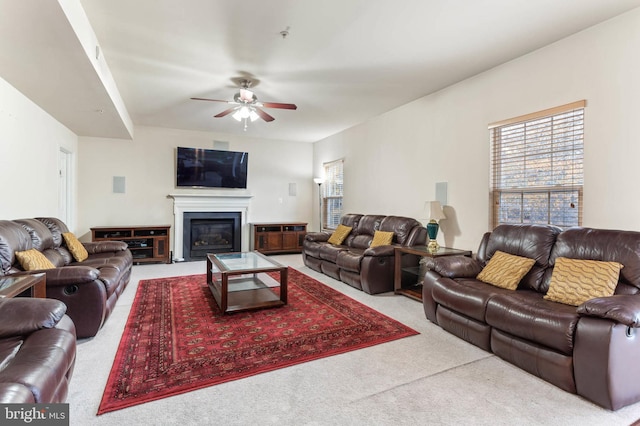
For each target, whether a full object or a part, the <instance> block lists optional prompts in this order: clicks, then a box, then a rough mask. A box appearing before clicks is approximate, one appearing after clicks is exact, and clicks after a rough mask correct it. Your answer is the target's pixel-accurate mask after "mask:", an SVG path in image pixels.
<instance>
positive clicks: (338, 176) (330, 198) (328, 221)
mask: <svg viewBox="0 0 640 426" xmlns="http://www.w3.org/2000/svg"><path fill="white" fill-rule="evenodd" d="M324 177H325V181H324V196H323V198H322V205H323V206H324V209H323V214H322V217H323V223H322V227H323V228H326V229H335V228H337V227H338V225H339V224H340V218H341V217H342V194H343V192H342V190H343V189H342V160H336V161H332V162H330V163H325V164H324Z"/></svg>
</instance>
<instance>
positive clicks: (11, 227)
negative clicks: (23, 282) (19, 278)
mask: <svg viewBox="0 0 640 426" xmlns="http://www.w3.org/2000/svg"><path fill="white" fill-rule="evenodd" d="M30 248H31V238H30V237H29V233H28V232H27V231H26V230H25V229H24V228H23V227H22V226H20V224H18V223H16V222H13V221H10V220H0V269H1V270H0V275H5V274H8V273H10V272H11V271H12V266H13V264H14V262H15V261H16V256H15V252H16V251H24V250H28V249H30Z"/></svg>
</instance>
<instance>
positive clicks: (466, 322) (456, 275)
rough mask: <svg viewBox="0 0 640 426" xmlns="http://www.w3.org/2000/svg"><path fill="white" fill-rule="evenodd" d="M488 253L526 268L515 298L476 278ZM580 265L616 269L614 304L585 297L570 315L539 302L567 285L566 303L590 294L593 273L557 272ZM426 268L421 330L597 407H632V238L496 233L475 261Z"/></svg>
mask: <svg viewBox="0 0 640 426" xmlns="http://www.w3.org/2000/svg"><path fill="white" fill-rule="evenodd" d="M498 252H503V253H508V254H510V255H515V256H520V257H525V258H529V259H534V260H535V263H534V264H533V267H531V269H530V270H529V272H528V273H526V275H525V276H524V277H523V278H522V279H521V280H520V281H519V284H518V283H517V279H516V280H515V281H516V283H515V285H517V289H515V290H510V289H505V288H500V287H496V286H494V285H492V284H487V283H485V282H482V281H480V280H478V279H477V278H476V276H477V275H478V274H479V273H480V272H481V271H482V270H483V268H485V267H486V265H487V264H488V262H489V261H490V260H491V259H492V257H494V256H496V255H497V253H498ZM576 259H577V261H576ZM585 260H586V261H598V262H591V263H602V262H607V265H608V264H615V265H616V267H619V266H620V265H618V264H621V265H622V269H621V270H620V271H619V272H618V271H617V270H616V273H615V275H613V278H609V281H610V283H611V286H610V289H611V292H613V291H614V290H613V288H615V294H614V295H611V296H606V297H596V298H590V297H591V293H588V294H587V295H586V297H584V299H585V301H583V302H582V303H580V302H576V303H575V304H576V306H573V305H570V304H565V303H559V302H556V301H551V300H548V299H547V298H545V295H547V297H548V295H549V294H550V293H552V292H551V291H549V288H550V285H551V286H552V287H553V286H558V285H561V286H565V283H567V282H577V287H574V289H576V290H573V291H568V292H566V294H567V296H570V297H574V296H575V295H577V294H581V293H582V291H583V289H590V288H592V287H591V286H592V282H594V281H596V280H595V279H594V278H595V276H596V275H599V273H598V274H596V273H593V272H592V270H589V269H583V270H582V271H581V270H578V269H575V270H574V271H570V272H571V273H570V274H565V275H561V274H560V272H559V271H560V270H564V269H563V267H561V266H560V265H564V264H566V263H568V262H573V263H574V264H582V265H584V264H586V263H589V262H584V261H585ZM427 266H428V267H429V268H430V269H429V270H428V271H427V272H426V273H425V278H424V282H423V305H424V312H425V314H426V317H427V318H428V319H429V320H430V321H432V322H434V323H436V324H438V325H440V326H441V327H442V328H443V329H445V330H447V331H449V332H450V333H453V334H455V335H456V336H458V337H460V338H462V339H464V340H467V341H468V342H471V343H473V344H474V345H477V346H479V347H481V348H483V349H485V350H487V351H490V352H493V353H494V354H496V355H497V356H499V357H500V358H502V359H504V360H506V361H508V362H510V363H512V364H514V365H516V366H518V367H520V368H522V369H524V370H526V371H527V372H529V373H531V374H534V375H536V376H538V377H540V378H541V379H544V380H546V381H548V382H550V383H552V384H554V385H556V386H558V387H560V388H562V389H564V390H565V391H568V392H571V393H576V394H578V395H581V396H582V397H584V398H586V399H588V400H590V401H592V402H594V403H596V404H598V405H600V406H602V407H605V408H608V409H611V410H617V409H619V408H621V407H624V406H626V405H629V404H632V403H635V402H637V401H640V334H639V332H640V232H632V231H613V230H603V229H591V228H570V229H568V230H565V231H561V230H560V229H558V228H555V227H552V226H541V225H500V226H498V227H496V228H495V229H494V230H493V231H492V232H489V233H486V234H485V235H484V237H483V238H482V241H481V242H480V246H479V248H478V252H477V255H476V258H475V259H471V258H465V257H447V258H443V257H441V258H435V259H428V260H427ZM554 270H557V271H558V273H557V274H556V276H555V277H554V275H553V273H554ZM564 271H565V272H567V271H566V270H564ZM618 274H619V275H618ZM563 277H564V278H563ZM577 277H580V279H577ZM583 277H584V278H585V279H583ZM616 281H618V282H617V283H616ZM590 282H591V284H590ZM565 287H566V286H565ZM554 288H558V287H554Z"/></svg>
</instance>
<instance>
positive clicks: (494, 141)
mask: <svg viewBox="0 0 640 426" xmlns="http://www.w3.org/2000/svg"><path fill="white" fill-rule="evenodd" d="M585 107H586V101H585V100H581V101H577V102H572V103H569V104H566V105H561V106H558V107H554V108H549V109H546V110H543V111H538V112H534V113H531V114H526V115H522V116H519V117H514V118H510V119H507V120H502V121H499V122H495V123H491V124H489V138H490V145H491V154H490V155H491V161H490V203H491V207H490V218H491V227H492V229H493V228H495V227H496V226H498V225H499V224H502V223H523V224H533V223H546V224H551V225H556V226H559V227H561V228H568V227H571V226H582V212H583V204H584V203H583V188H584V110H585ZM565 123H570V126H567V127H561V126H560V125H564V124H565ZM519 129H520V130H519ZM529 129H531V130H529ZM566 129H569V130H566ZM503 131H504V132H503ZM509 131H511V132H513V134H514V135H515V136H510V135H509ZM567 141H569V142H567ZM503 145H505V146H507V147H509V148H511V151H510V153H509V154H508V155H509V157H507V158H506V159H505V158H504V155H505V154H504V153H503V150H504V148H505V146H503ZM505 151H506V150H505ZM514 152H515V154H514ZM532 152H533V153H532ZM545 157H546V158H545ZM541 158H545V160H544V161H541V160H540V159H541ZM558 158H559V160H558ZM532 159H534V160H532ZM527 160H529V163H531V164H532V165H531V166H529V163H527ZM554 160H555V163H554ZM520 161H522V164H523V165H524V166H523V168H522V169H521V171H522V172H523V177H520V178H517V177H512V179H510V181H511V182H510V183H507V179H505V178H504V176H505V171H504V170H505V169H506V170H507V171H509V166H511V167H512V168H511V171H512V174H513V173H514V172H513V170H515V169H514V167H515V166H516V165H517V164H518V162H520ZM545 161H546V163H545ZM562 163H566V164H568V166H569V167H566V168H563V167H559V166H558V164H562ZM536 164H537V166H536ZM541 165H542V167H543V168H545V171H546V172H547V174H546V176H547V178H548V180H550V182H549V183H548V184H544V183H543V184H540V182H539V181H540V180H541V179H540V178H538V176H537V174H535V173H533V172H535V168H536V167H538V168H539V167H541ZM532 173H533V176H535V178H534V179H533V180H534V181H535V184H529V182H528V180H529V179H528V178H527V176H531V174H532ZM516 174H517V172H516ZM543 176H545V175H543ZM549 176H550V177H549ZM567 176H568V177H567ZM518 180H520V182H519V184H518V185H514V182H516V181H518ZM567 193H569V194H570V202H569V204H568V205H566V204H565V203H566V202H567V201H569V199H565V200H562V197H563V196H566V194H567ZM536 194H537V195H539V198H538V200H542V201H541V202H540V204H538V207H539V209H531V210H527V209H526V205H527V200H526V198H527V197H528V198H529V200H532V199H533V198H534V197H535V196H536ZM508 195H511V200H512V201H513V200H514V199H515V200H517V197H518V195H520V197H521V200H520V202H519V205H518V202H517V201H516V202H515V204H511V206H512V212H509V211H507V209H506V208H505V207H504V205H503V201H504V200H505V196H508ZM545 196H546V198H547V201H546V215H545V220H544V221H540V220H534V219H532V218H533V217H535V216H540V213H542V212H544V210H545V206H544V198H545ZM554 206H555V207H554ZM501 207H502V208H501ZM558 207H560V208H558ZM573 208H577V211H572V210H571V209H573ZM518 209H519V213H520V218H519V219H518V220H515V219H514V217H515V216H518ZM514 211H515V213H516V214H515V215H514V214H513V212H514ZM554 216H555V217H554ZM566 219H568V220H569V222H564V220H566Z"/></svg>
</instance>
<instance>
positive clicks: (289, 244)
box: [251, 222, 307, 254]
mask: <svg viewBox="0 0 640 426" xmlns="http://www.w3.org/2000/svg"><path fill="white" fill-rule="evenodd" d="M306 234H307V224H306V223H305V222H278V223H272V222H270V223H252V224H251V239H252V249H253V250H255V251H259V252H260V253H264V254H272V253H301V252H302V243H303V242H304V236H305V235H306Z"/></svg>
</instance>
